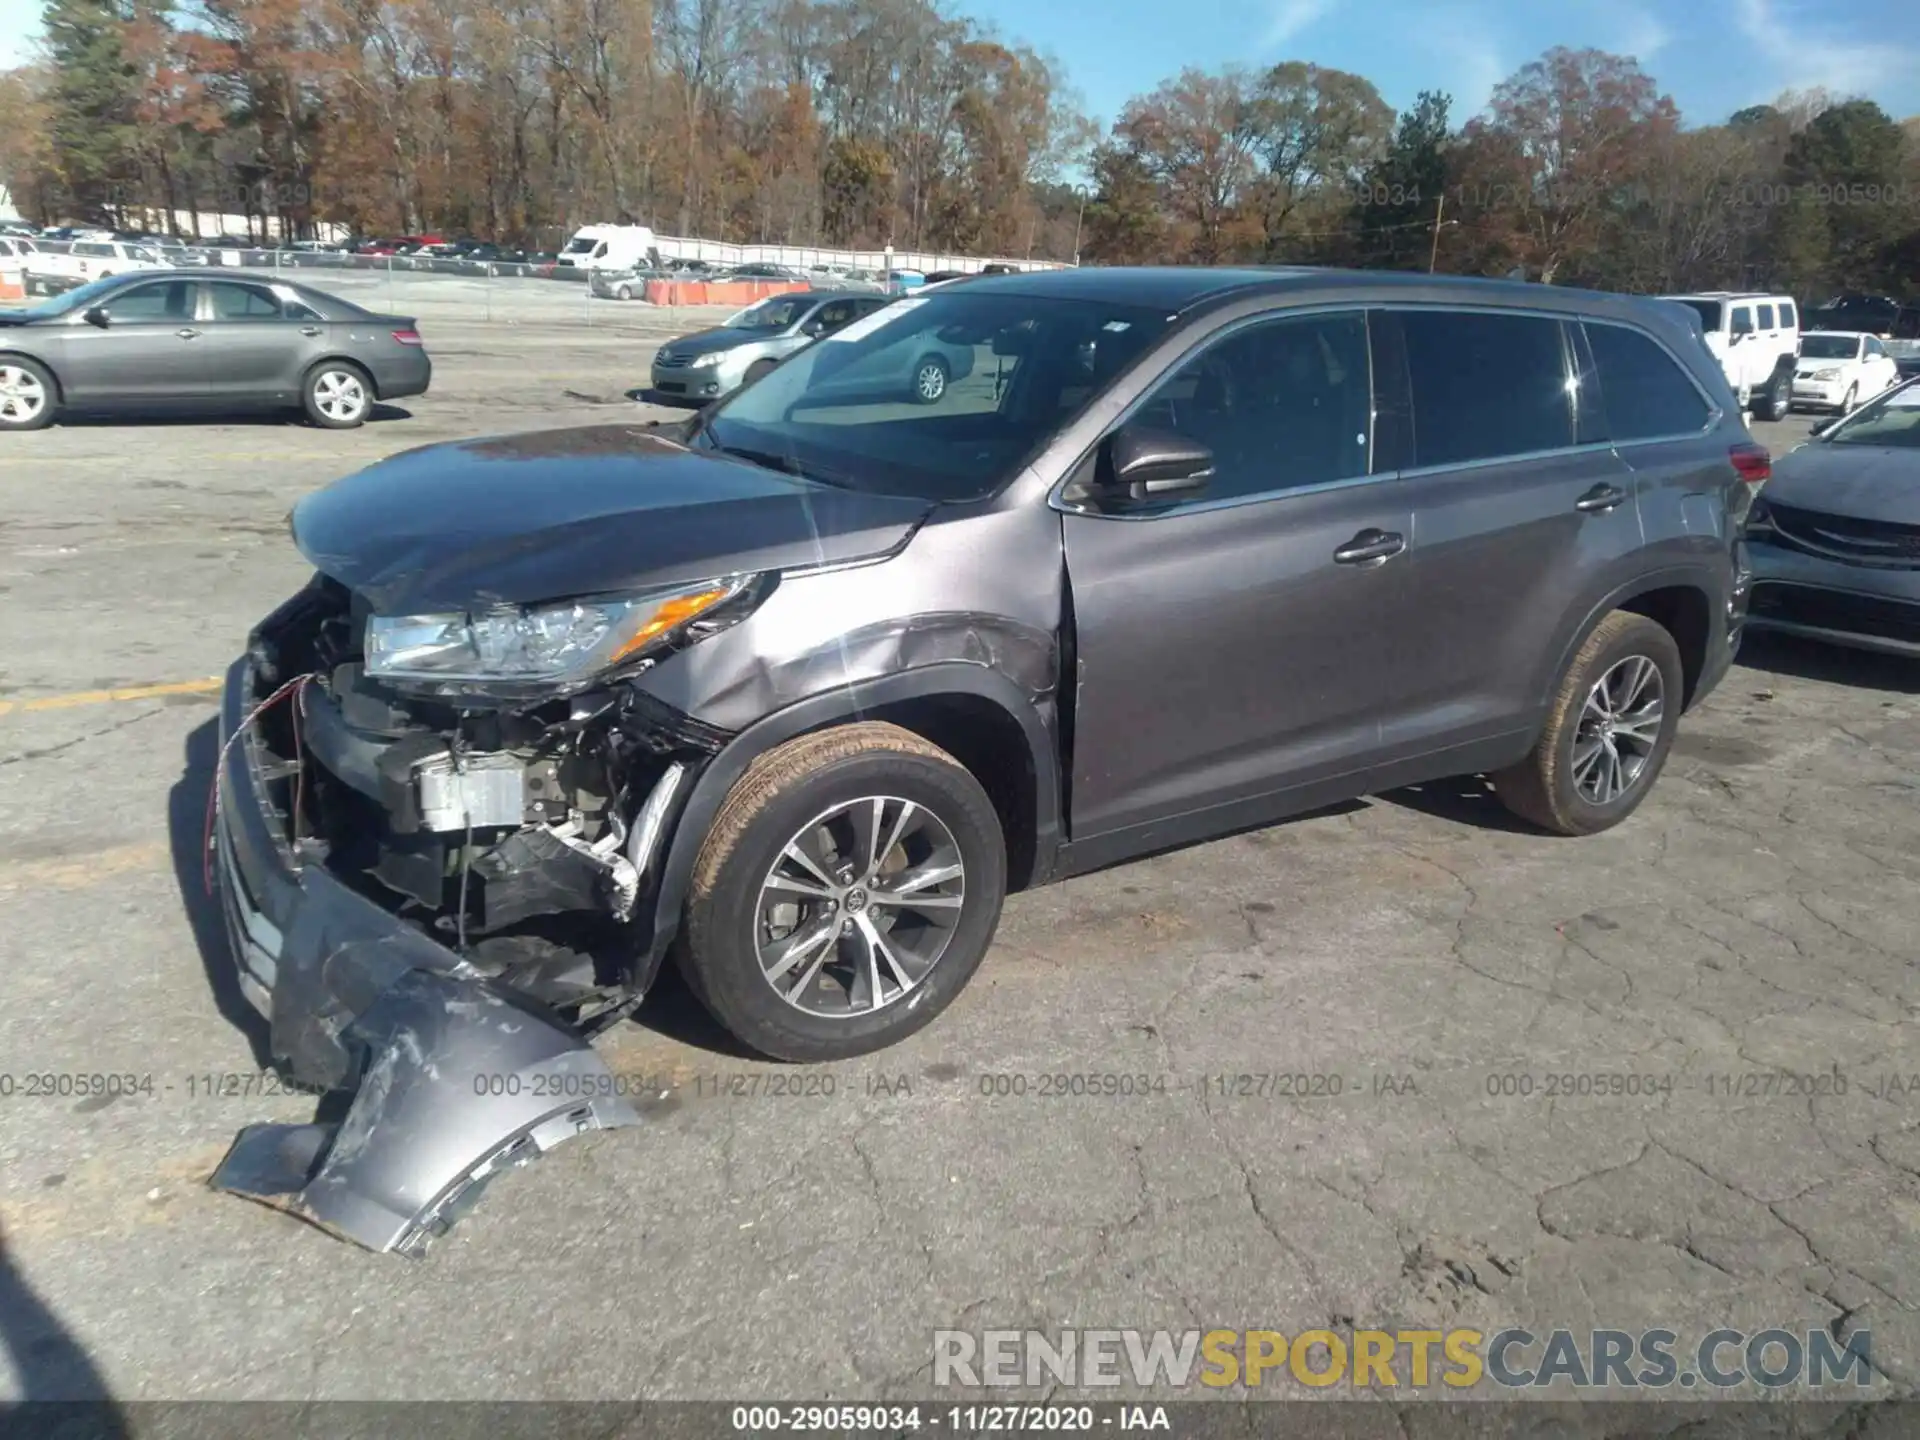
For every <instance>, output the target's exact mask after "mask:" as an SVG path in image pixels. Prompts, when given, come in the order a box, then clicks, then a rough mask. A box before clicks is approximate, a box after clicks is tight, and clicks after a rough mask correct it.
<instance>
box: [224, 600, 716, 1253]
mask: <svg viewBox="0 0 1920 1440" xmlns="http://www.w3.org/2000/svg"><path fill="white" fill-rule="evenodd" d="M714 593H718V592H714ZM752 599H753V597H752V596H751V595H750V594H748V593H746V590H745V587H743V586H734V587H733V588H732V589H731V590H729V591H728V592H727V593H726V594H725V595H724V596H723V597H722V600H723V601H724V602H737V603H738V605H739V606H740V607H741V608H743V609H744V607H745V606H747V605H750V604H751V603H752ZM706 609H707V611H708V612H710V613H706V614H705V616H704V623H706V624H708V625H709V626H713V625H723V624H725V623H728V612H727V604H726V603H718V604H712V605H709V606H707V607H706ZM368 636H369V614H368V610H367V606H366V604H365V602H363V601H361V600H359V599H357V598H356V596H355V595H354V594H353V593H352V592H350V591H349V590H348V589H347V588H346V587H344V586H343V585H341V584H339V583H337V582H336V581H334V580H331V579H329V578H327V577H326V576H324V575H322V576H316V577H315V579H314V581H313V582H312V583H311V584H310V585H309V586H308V587H307V588H306V589H305V590H304V591H302V592H301V593H300V594H299V595H297V596H295V597H294V598H293V599H292V600H290V601H289V602H287V603H286V604H285V605H283V606H282V607H281V608H280V609H279V610H277V611H276V612H275V613H274V614H273V615H272V616H271V617H269V618H268V620H266V621H265V622H263V623H262V625H261V626H260V627H259V629H258V630H257V631H256V632H255V634H254V636H253V639H252V641H251V643H250V645H249V649H248V653H247V655H246V656H245V657H244V658H243V659H242V660H240V661H238V662H237V663H236V664H235V665H234V667H233V668H232V670H231V672H230V673H229V675H228V679H227V687H226V696H225V703H224V706H223V712H222V725H221V739H222V749H221V753H220V761H219V780H218V784H217V788H216V815H215V823H214V825H213V835H212V853H211V855H210V858H209V863H210V865H211V866H212V867H213V869H214V871H215V872H216V873H217V876H218V881H219V890H220V893H221V903H222V908H223V911H224V914H225V917H226V920H227V927H228V931H229V934H230V936H231V939H232V942H233V947H234V951H235V955H236V958H237V960H238V965H239V971H240V982H241V987H242V989H243V991H244V992H245V993H246V995H247V996H248V998H249V1000H250V1001H251V1003H252V1004H253V1005H254V1006H255V1007H256V1008H257V1009H259V1010H260V1011H261V1012H262V1013H263V1014H264V1015H265V1016H266V1017H267V1019H268V1022H269V1027H270V1045H271V1050H272V1054H273V1058H274V1061H275V1063H276V1064H277V1065H278V1066H279V1067H281V1068H282V1070H283V1071H284V1072H285V1073H286V1075H287V1076H288V1078H289V1079H291V1080H292V1081H294V1082H296V1083H298V1084H301V1085H303V1086H308V1087H312V1088H314V1089H315V1090H318V1091H322V1092H328V1093H329V1094H330V1095H331V1096H332V1097H334V1098H335V1099H345V1098H346V1097H348V1096H350V1097H351V1099H350V1101H349V1103H348V1104H347V1106H346V1109H345V1113H344V1117H343V1118H341V1119H339V1120H338V1121H337V1122H334V1123H316V1124H312V1125H300V1126H287V1125H262V1126H252V1127H249V1128H248V1129H246V1130H244V1131H243V1132H241V1134H240V1136H239V1138H238V1139H237V1140H236V1141H235V1143H234V1145H233V1148H232V1149H231V1151H230V1152H229V1154H228V1155H227V1157H226V1159H225V1160H224V1161H223V1163H222V1164H221V1166H220V1168H219V1170H218V1171H217V1172H216V1174H215V1175H214V1177H213V1184H214V1186H215V1188H217V1189H221V1190H226V1191H231V1192H233V1193H237V1194H242V1195H247V1196H250V1197H252V1198H255V1199H258V1200H261V1201H264V1202H266V1203H269V1204H273V1205H276V1206H278V1207H280V1208H283V1209H286V1210H289V1211H291V1212H293V1213H295V1214H297V1215H300V1216H302V1217H303V1218H306V1219H309V1220H311V1221H313V1222H314V1223H316V1224H319V1225H321V1226H322V1227H324V1228H326V1229H328V1230H330V1231H332V1232H334V1233H336V1234H338V1235H341V1236H343V1237H345V1238H347V1239H350V1240H353V1241H356V1242H358V1243H360V1244H362V1245H365V1246H367V1247H369V1248H371V1249H374V1250H379V1251H395V1252H399V1253H402V1254H407V1255H419V1254H420V1253H422V1252H423V1251H424V1249H425V1248H426V1246H427V1244H428V1243H429V1242H430V1241H431V1240H432V1239H433V1238H434V1237H435V1236H436V1235H438V1234H440V1233H442V1232H443V1231H444V1230H445V1229H446V1228H447V1226H448V1225H449V1224H451V1223H452V1220H453V1219H454V1218H455V1216H457V1215H458V1214H459V1213H460V1212H461V1211H462V1210H463V1209H464V1208H465V1207H466V1206H467V1205H468V1204H470V1203H471V1202H472V1200H473V1199H474V1198H476V1197H477V1195H478V1193H479V1190H480V1188H481V1187H482V1186H483V1185H484V1184H485V1182H486V1181H487V1180H488V1179H489V1178H491V1176H493V1175H495V1174H497V1173H499V1172H500V1170H502V1169H503V1168H507V1167H510V1166H512V1165H516V1164H519V1163H522V1162H523V1161H524V1160H527V1159H530V1158H532V1157H533V1156H535V1155H537V1154H539V1153H540V1152H542V1151H544V1150H546V1149H549V1148H551V1147H552V1146H553V1145H554V1144H557V1143H558V1142H559V1141H560V1140H563V1139H565V1138H567V1137H568V1136H571V1135H574V1134H578V1133H581V1132H583V1131H586V1130H594V1129H603V1128H608V1127H612V1126H619V1125H630V1124H634V1123H636V1121H637V1116H636V1114H635V1112H634V1111H633V1109H632V1107H631V1106H630V1105H629V1104H628V1103H627V1098H626V1097H625V1096H624V1095H623V1094H622V1093H620V1090H619V1087H618V1085H617V1084H616V1083H615V1079H614V1077H613V1076H612V1075H611V1074H610V1073H609V1072H608V1071H607V1069H606V1067H605V1066H604V1064H603V1063H602V1062H601V1060H600V1059H599V1057H598V1055H596V1054H595V1052H594V1051H593V1049H592V1046H591V1041H592V1039H593V1037H594V1036H595V1035H596V1034H598V1033H600V1032H601V1031H602V1030H604V1029H605V1028H606V1027H608V1026H610V1025H612V1024H614V1023H615V1022H617V1021H618V1020H619V1019H620V1018H621V1017H623V1016H625V1015H626V1014H628V1013H629V1012H630V1011H631V1010H632V1009H633V1008H634V1006H635V1005H637V1004H638V1002H639V999H640V997H641V995H642V994H643V993H644V991H645V989H646V987H647V985H648V984H649V983H650V981H651V979H652V970H653V968H654V966H656V965H657V964H658V960H659V950H660V949H661V946H660V945H658V944H657V943H656V937H655V934H654V923H653V921H654V914H653V905H652V903H651V902H652V898H653V895H654V893H655V890H656V888H657V886H658V883H659V873H660V869H661V865H662V861H663V850H664V842H665V840H666V838H667V837H668V836H669V835H670V833H671V829H672V826H673V823H674V821H675V818H676V816H677V813H678V810H679V807H680V806H681V805H682V804H683V803H684V799H685V797H686V795H687V793H688V792H689V790H690V789H691V786H692V782H693V780H694V779H695V778H696V777H697V775H698V773H699V771H700V769H701V768H702V767H703V766H704V765H705V764H706V763H707V761H708V760H709V759H710V758H711V757H712V756H713V754H715V753H716V752H717V751H718V750H719V749H720V747H721V745H722V744H723V743H724V741H725V740H726V738H727V737H726V736H725V735H724V734H722V733H720V732H718V731H715V730H713V729H712V728H711V727H708V726H705V725H702V724H700V723H699V722H697V721H695V720H693V719H691V718H690V717H688V716H685V715H682V714H679V713H678V712H676V711H673V710H671V709H670V708H668V707H667V706H665V705H664V704H662V703H661V702H659V701H658V700H656V699H654V698H652V697H651V696H649V695H647V694H646V693H645V692H643V691H642V690H640V689H639V688H637V687H636V686H634V685H633V684H632V683H631V680H632V678H633V677H634V676H635V675H637V674H639V673H643V672H644V670H645V668H646V667H647V665H648V664H649V663H651V662H650V661H648V660H647V659H645V658H644V656H642V657H641V658H637V659H634V660H631V661H629V662H628V663H626V664H624V665H615V666H611V667H604V668H603V669H602V670H601V672H600V673H599V674H598V675H597V676H595V677H593V678H591V679H590V680H588V681H585V682H582V683H579V684H554V683H545V682H541V681H536V680H520V681H516V680H508V681H505V682H501V683H477V682H475V681H473V680H472V679H471V678H462V679H459V680H458V682H457V683H444V684H442V683H426V682H419V681H415V682H412V683H403V682H396V681H394V680H392V679H390V678H388V677H386V676H383V675H378V674H372V675H370V674H369V671H370V669H374V668H376V667H377V665H378V663H379V662H378V657H376V659H375V662H374V664H373V665H370V663H369V657H368V653H367V651H368V649H369V646H368ZM326 1109H327V1106H326V1105H325V1104H324V1103H323V1106H322V1110H323V1113H324V1112H325V1111H326Z"/></svg>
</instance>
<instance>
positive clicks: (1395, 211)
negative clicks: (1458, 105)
mask: <svg viewBox="0 0 1920 1440" xmlns="http://www.w3.org/2000/svg"><path fill="white" fill-rule="evenodd" d="M1452 103H1453V101H1452V97H1451V96H1448V95H1445V94H1442V93H1441V92H1439V91H1436V90H1422V91H1421V92H1420V93H1419V95H1418V96H1416V97H1415V98H1414V102H1413V108H1412V109H1410V110H1407V111H1405V112H1404V113H1403V114H1402V115H1401V116H1400V123H1399V124H1398V126H1396V127H1395V129H1394V132H1393V142H1392V143H1391V144H1390V145H1389V146H1388V147H1387V153H1386V154H1385V155H1383V156H1381V157H1380V159H1379V160H1378V161H1377V162H1376V163H1375V164H1374V165H1372V166H1371V167H1369V168H1368V170H1367V172H1366V173H1365V175H1363V176H1362V177H1361V181H1360V186H1359V189H1358V190H1357V192H1356V197H1355V202H1354V203H1355V207H1356V210H1357V218H1358V222H1359V223H1358V230H1359V251H1360V254H1359V259H1360V263H1362V264H1364V265H1371V266H1375V267H1378V268H1380V269H1384V270H1424V269H1426V268H1427V265H1428V263H1429V262H1430V261H1431V260H1432V259H1433V258H1434V249H1435V247H1434V244H1433V241H1434V238H1435V236H1434V229H1435V226H1436V225H1437V224H1438V223H1439V222H1440V221H1441V220H1443V219H1444V218H1445V217H1444V215H1443V214H1442V213H1441V206H1440V199H1441V195H1442V194H1443V192H1444V191H1445V189H1446V184H1447V140H1448V135H1449V131H1448V128H1447V112H1448V110H1449V109H1450V107H1451V106H1452Z"/></svg>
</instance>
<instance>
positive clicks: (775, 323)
mask: <svg viewBox="0 0 1920 1440" xmlns="http://www.w3.org/2000/svg"><path fill="white" fill-rule="evenodd" d="M806 308H807V302H806V301H804V300H789V299H787V298H786V297H785V296H783V295H782V296H775V297H774V298H773V299H771V300H762V301H761V302H760V303H759V304H758V305H749V306H748V307H747V308H746V309H744V310H742V311H741V312H740V313H739V314H738V315H736V316H734V317H733V318H732V319H731V320H729V321H727V325H728V327H729V328H730V329H734V330H784V329H786V328H787V327H788V326H789V325H791V324H793V322H794V321H796V320H798V319H799V318H800V313H801V312H802V311H803V310H805V309H806Z"/></svg>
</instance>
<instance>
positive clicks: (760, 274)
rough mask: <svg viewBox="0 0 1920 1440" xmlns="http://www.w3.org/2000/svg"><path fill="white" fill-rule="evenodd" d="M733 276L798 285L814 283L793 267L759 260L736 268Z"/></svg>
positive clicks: (740, 278) (804, 272) (803, 272)
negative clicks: (783, 281) (788, 282)
mask: <svg viewBox="0 0 1920 1440" xmlns="http://www.w3.org/2000/svg"><path fill="white" fill-rule="evenodd" d="M733 275H734V278H735V279H739V280H790V281H793V282H795V283H797V284H811V283H812V281H811V280H810V278H809V277H808V275H807V272H806V271H804V270H799V269H796V268H794V267H793V266H791V265H772V264H766V263H763V262H761V261H757V260H756V261H749V262H748V263H747V264H745V265H736V266H734V267H733Z"/></svg>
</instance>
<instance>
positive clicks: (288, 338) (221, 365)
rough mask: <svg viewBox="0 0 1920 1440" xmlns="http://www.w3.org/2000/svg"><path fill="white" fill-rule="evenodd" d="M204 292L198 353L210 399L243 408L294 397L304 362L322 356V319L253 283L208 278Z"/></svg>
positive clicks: (324, 333)
mask: <svg viewBox="0 0 1920 1440" xmlns="http://www.w3.org/2000/svg"><path fill="white" fill-rule="evenodd" d="M206 292H207V294H206V303H205V307H204V309H203V310H202V312H201V313H202V316H203V319H202V320H201V322H200V324H201V329H202V330H203V331H204V332H205V334H204V336H203V337H202V339H201V352H202V354H203V356H204V357H205V363H206V369H207V388H208V392H209V394H210V396H211V397H212V399H213V401H214V402H215V403H216V404H220V405H233V406H245V405H251V404H263V403H268V402H272V401H284V400H288V399H290V398H293V397H296V396H298V395H299V393H300V380H301V376H302V375H303V374H304V373H305V371H306V367H307V365H308V364H309V363H310V362H312V361H314V360H317V359H319V358H320V356H321V353H322V350H323V348H324V342H325V339H326V334H327V330H326V323H325V322H324V321H323V320H321V319H320V317H319V316H317V315H315V314H314V313H313V312H312V311H311V310H308V309H306V307H304V306H301V305H298V304H288V303H286V302H283V301H282V300H281V299H280V297H279V296H277V295H275V294H274V293H273V291H272V290H270V289H269V288H268V287H267V286H265V285H261V284H258V283H255V282H250V281H240V280H212V281H208V282H207V284H206Z"/></svg>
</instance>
